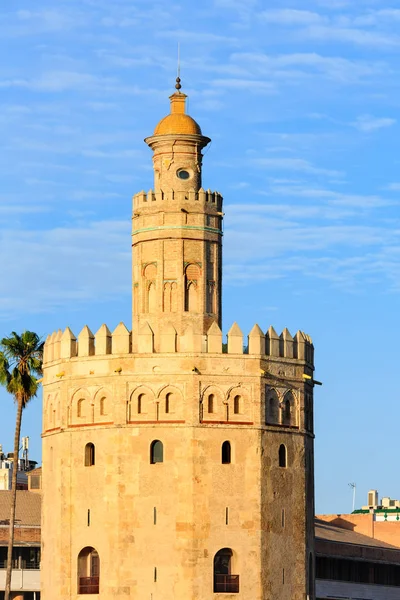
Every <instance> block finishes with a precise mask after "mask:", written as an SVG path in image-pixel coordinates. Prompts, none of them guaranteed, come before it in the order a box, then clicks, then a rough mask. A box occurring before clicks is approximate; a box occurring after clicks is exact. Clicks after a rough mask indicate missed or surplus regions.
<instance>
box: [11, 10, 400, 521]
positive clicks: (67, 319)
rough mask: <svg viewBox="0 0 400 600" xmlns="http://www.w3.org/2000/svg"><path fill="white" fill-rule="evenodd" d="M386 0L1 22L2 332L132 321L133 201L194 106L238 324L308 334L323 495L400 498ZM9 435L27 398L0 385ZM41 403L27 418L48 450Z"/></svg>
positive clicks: (398, 280)
mask: <svg viewBox="0 0 400 600" xmlns="http://www.w3.org/2000/svg"><path fill="white" fill-rule="evenodd" d="M395 4H396V3H395V2H393V4H388V3H385V2H383V1H379V0H376V1H372V0H371V1H370V2H357V3H355V2H350V1H346V0H342V1H341V0H338V1H335V0H326V1H323V0H319V1H318V0H315V1H312V0H309V1H307V0H303V1H302V2H299V1H297V2H296V1H294V0H293V1H292V2H290V1H289V0H288V1H286V2H284V1H282V0H279V1H278V0H269V1H268V2H264V1H261V0H258V1H257V0H203V2H201V3H193V2H190V1H189V0H181V1H180V2H175V3H174V2H171V3H170V2H159V3H149V2H148V1H145V0H113V1H112V2H109V1H107V2H106V1H105V0H79V1H78V0H59V1H58V2H56V3H55V2H52V3H50V2H45V1H40V2H35V3H32V2H31V1H29V2H28V1H27V0H25V1H20V2H18V6H17V5H16V4H15V3H14V4H13V6H10V5H9V6H7V7H5V6H4V7H2V12H1V13H0V26H1V31H2V36H1V39H0V128H1V136H0V146H1V157H2V160H1V163H0V181H1V191H0V248H1V254H2V267H1V268H2V277H1V279H0V286H1V289H0V335H1V336H3V335H7V334H8V333H9V332H10V331H11V330H13V329H15V330H16V331H21V330H23V329H32V330H35V331H37V332H39V333H40V334H43V335H44V336H46V335H47V334H48V333H49V332H51V331H53V330H54V329H58V328H59V327H61V328H64V327H65V326H67V325H69V326H70V327H71V328H72V329H73V331H74V332H75V333H76V334H77V333H79V331H80V329H81V328H82V327H83V326H84V325H85V324H86V323H87V324H88V325H89V326H90V328H91V329H92V330H93V331H96V329H97V328H98V327H99V326H100V325H101V324H102V323H103V322H106V323H107V324H108V325H109V327H110V328H114V327H115V325H116V324H117V323H118V322H119V321H121V320H123V321H125V322H126V323H127V324H128V325H129V322H130V318H131V315H130V277H131V276H130V217H131V197H132V195H133V194H134V193H136V192H137V191H140V190H141V189H144V190H148V189H149V188H151V187H152V169H151V153H150V151H149V149H148V148H147V146H146V145H145V144H144V143H143V138H144V137H146V136H147V135H150V134H151V133H152V131H153V129H154V126H155V124H156V123H157V121H158V120H159V119H160V118H161V117H162V116H164V115H165V114H167V113H168V110H169V101H168V95H169V94H170V93H171V92H172V91H173V84H174V78H175V74H176V53H177V43H178V42H180V45H181V63H182V83H183V90H184V91H185V92H186V93H187V94H188V95H189V112H190V114H191V115H192V116H193V117H194V118H196V120H197V121H198V122H199V123H200V124H201V127H202V130H203V133H204V134H205V135H207V136H209V137H211V138H212V140H213V141H212V144H211V146H210V147H209V149H207V150H206V153H205V158H204V186H205V187H207V188H208V187H209V188H211V189H213V190H218V191H220V192H221V193H222V194H223V196H224V199H225V212H226V217H225V238H224V330H225V331H227V330H228V329H229V327H230V325H231V324H232V322H233V321H235V320H236V321H238V323H239V324H240V326H241V327H242V329H243V331H244V332H245V333H246V334H247V333H248V332H249V331H250V329H251V327H252V326H253V324H254V323H255V322H258V323H259V324H260V326H261V327H262V328H263V329H264V330H266V329H267V328H268V327H269V325H271V324H272V325H273V326H274V327H275V329H276V330H278V331H281V330H282V329H283V328H284V327H286V326H287V327H288V328H289V330H290V331H291V332H292V334H294V333H295V332H296V331H297V329H302V330H304V331H306V332H307V333H309V334H310V335H311V336H312V338H313V340H314V343H315V348H316V367H317V370H316V378H317V379H319V380H321V381H323V383H324V385H323V387H322V388H317V389H316V396H315V414H316V423H315V426H316V436H317V437H316V498H317V511H319V512H334V513H339V512H346V511H349V510H350V509H351V500H352V492H351V489H350V488H349V487H348V483H349V482H353V481H354V482H356V484H357V505H361V504H364V503H365V501H366V493H367V491H368V489H370V488H377V489H378V490H379V492H380V493H381V494H382V495H390V496H392V497H396V498H398V497H400V489H399V485H398V482H397V481H396V480H395V478H394V477H393V473H394V472H395V469H396V458H395V456H396V453H397V444H396V442H397V438H398V432H397V423H398V422H399V416H400V414H399V413H400V408H399V402H398V392H396V389H397V388H396V383H397V375H396V373H398V356H399V343H398V340H399V338H400V320H399V318H398V311H399V296H400V246H399V237H400V211H399V191H400V172H399V160H400V152H399V146H400V141H399V140H400V137H399V122H398V120H399V116H398V115H399V102H400V101H399V98H400V95H399V87H400V77H399V66H398V65H399V55H400V33H399V31H400V9H397V8H396V7H395ZM0 402H1V405H2V412H1V415H2V419H1V426H0V438H1V439H0V442H2V443H3V446H4V447H5V449H6V450H11V447H12V436H13V425H14V410H13V405H12V400H11V399H9V398H8V397H7V395H6V394H5V393H4V392H3V391H0ZM40 421H41V415H40V401H39V400H35V401H33V403H32V406H31V407H30V408H29V409H27V411H26V413H25V416H24V423H23V434H24V435H30V437H31V449H32V458H34V457H40V427H41V424H40Z"/></svg>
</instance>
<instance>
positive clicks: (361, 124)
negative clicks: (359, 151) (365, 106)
mask: <svg viewBox="0 0 400 600" xmlns="http://www.w3.org/2000/svg"><path fill="white" fill-rule="evenodd" d="M396 123H397V121H396V119H393V118H391V117H372V116H371V115H360V116H359V117H357V119H356V121H354V122H353V123H352V125H353V127H356V129H359V130H360V131H363V132H366V133H369V132H371V131H376V130H377V129H382V128H386V127H392V126H393V125H395V124H396Z"/></svg>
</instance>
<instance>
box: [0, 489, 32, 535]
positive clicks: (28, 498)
mask: <svg viewBox="0 0 400 600" xmlns="http://www.w3.org/2000/svg"><path fill="white" fill-rule="evenodd" d="M10 505H11V492H10V491H5V490H0V525H8V523H9V519H10ZM40 508H41V496H40V494H35V493H32V492H26V491H22V490H18V491H17V507H16V525H17V526H23V525H31V526H37V527H40Z"/></svg>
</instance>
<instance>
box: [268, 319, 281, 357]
mask: <svg viewBox="0 0 400 600" xmlns="http://www.w3.org/2000/svg"><path fill="white" fill-rule="evenodd" d="M266 341H267V344H266V354H267V356H276V357H279V356H280V352H279V335H278V334H277V333H276V331H275V329H274V328H273V327H272V325H271V326H270V328H269V329H268V331H267V335H266Z"/></svg>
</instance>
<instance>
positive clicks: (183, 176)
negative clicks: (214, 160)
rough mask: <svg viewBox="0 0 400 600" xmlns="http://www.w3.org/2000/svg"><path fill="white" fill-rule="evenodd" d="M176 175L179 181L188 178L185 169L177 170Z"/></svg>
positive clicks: (188, 175)
mask: <svg viewBox="0 0 400 600" xmlns="http://www.w3.org/2000/svg"><path fill="white" fill-rule="evenodd" d="M176 174H177V176H178V177H179V179H189V177H190V173H189V171H186V170H185V169H179V171H177V172H176Z"/></svg>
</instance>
